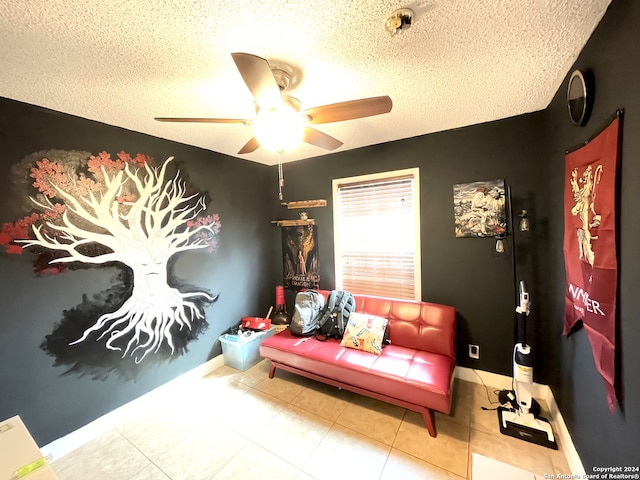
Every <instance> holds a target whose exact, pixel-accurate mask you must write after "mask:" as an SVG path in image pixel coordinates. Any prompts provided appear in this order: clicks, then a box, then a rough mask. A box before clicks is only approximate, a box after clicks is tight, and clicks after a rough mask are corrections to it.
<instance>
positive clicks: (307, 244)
mask: <svg viewBox="0 0 640 480" xmlns="http://www.w3.org/2000/svg"><path fill="white" fill-rule="evenodd" d="M282 257H283V273H284V286H285V287H286V288H291V289H293V290H300V289H303V288H320V269H319V266H318V236H317V231H316V226H315V225H298V226H293V227H282Z"/></svg>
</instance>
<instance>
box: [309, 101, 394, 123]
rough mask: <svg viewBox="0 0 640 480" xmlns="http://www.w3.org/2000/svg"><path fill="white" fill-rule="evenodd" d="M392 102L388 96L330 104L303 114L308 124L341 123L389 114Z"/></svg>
mask: <svg viewBox="0 0 640 480" xmlns="http://www.w3.org/2000/svg"><path fill="white" fill-rule="evenodd" d="M391 107H393V102H392V101H391V98H390V97H389V96H388V95H385V96H382V97H371V98H361V99H359V100H350V101H348V102H340V103H332V104H330V105H321V106H319V107H314V108H310V109H308V110H305V111H304V112H303V113H304V114H305V115H308V116H309V118H310V120H309V123H310V124H316V125H317V124H320V123H332V122H342V121H344V120H353V119H356V118H363V117H372V116H373V115H380V114H382V113H389V112H390V111H391Z"/></svg>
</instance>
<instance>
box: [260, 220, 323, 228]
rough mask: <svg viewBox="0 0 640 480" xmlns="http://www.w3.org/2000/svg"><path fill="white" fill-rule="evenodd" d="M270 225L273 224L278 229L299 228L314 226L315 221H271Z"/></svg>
mask: <svg viewBox="0 0 640 480" xmlns="http://www.w3.org/2000/svg"><path fill="white" fill-rule="evenodd" d="M271 223H275V224H276V225H277V226H278V227H299V226H301V225H315V224H316V221H315V220H314V219H313V218H308V219H306V220H299V219H298V220H271Z"/></svg>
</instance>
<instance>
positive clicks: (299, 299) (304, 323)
mask: <svg viewBox="0 0 640 480" xmlns="http://www.w3.org/2000/svg"><path fill="white" fill-rule="evenodd" d="M322 307H324V297H323V296H322V294H321V293H318V292H316V291H315V290H306V291H304V292H298V293H296V301H295V305H294V307H293V316H292V317H291V324H290V325H289V331H290V332H291V334H292V335H297V336H303V337H304V336H308V335H313V334H314V333H316V330H317V329H318V324H317V319H318V315H319V313H320V312H321V311H322Z"/></svg>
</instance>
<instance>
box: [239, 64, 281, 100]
mask: <svg viewBox="0 0 640 480" xmlns="http://www.w3.org/2000/svg"><path fill="white" fill-rule="evenodd" d="M231 56H232V57H233V61H234V62H235V63H236V67H238V71H239V72H240V75H241V76H242V79H243V80H244V83H246V84H247V87H248V88H249V91H250V92H251V95H253V98H255V100H256V103H257V104H258V106H259V107H260V108H274V107H279V106H280V105H282V96H281V95H280V87H279V86H278V83H277V82H276V79H275V78H274V77H273V72H272V71H271V67H270V66H269V62H267V60H265V59H264V58H262V57H258V56H256V55H251V54H250V53H232V54H231Z"/></svg>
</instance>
